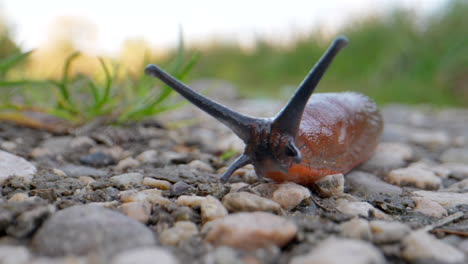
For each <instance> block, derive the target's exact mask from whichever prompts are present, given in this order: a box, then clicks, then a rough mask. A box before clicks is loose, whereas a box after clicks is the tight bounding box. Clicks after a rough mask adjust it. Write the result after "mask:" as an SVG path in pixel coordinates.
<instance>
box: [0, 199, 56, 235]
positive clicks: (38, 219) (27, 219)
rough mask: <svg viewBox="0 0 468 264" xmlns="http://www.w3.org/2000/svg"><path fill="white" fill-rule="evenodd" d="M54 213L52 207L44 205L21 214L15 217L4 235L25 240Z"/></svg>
mask: <svg viewBox="0 0 468 264" xmlns="http://www.w3.org/2000/svg"><path fill="white" fill-rule="evenodd" d="M53 212H55V207H54V206H53V205H44V206H39V207H36V208H33V209H31V210H28V211H24V212H22V213H21V214H20V215H19V216H17V217H16V219H15V221H14V224H13V225H10V226H9V227H8V228H7V230H6V233H7V234H8V235H10V236H12V237H16V238H25V237H27V236H30V235H31V234H32V233H33V232H34V231H35V230H36V229H37V228H38V227H39V226H40V225H41V224H42V222H43V221H44V220H45V219H47V217H48V216H49V215H51V214H52V213H53Z"/></svg>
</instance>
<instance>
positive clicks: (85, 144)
mask: <svg viewBox="0 0 468 264" xmlns="http://www.w3.org/2000/svg"><path fill="white" fill-rule="evenodd" d="M94 146H96V142H95V141H94V140H92V139H91V138H90V137H85V136H81V137H75V138H73V139H72V140H71V141H70V148H72V149H82V148H91V147H94Z"/></svg>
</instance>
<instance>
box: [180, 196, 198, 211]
mask: <svg viewBox="0 0 468 264" xmlns="http://www.w3.org/2000/svg"><path fill="white" fill-rule="evenodd" d="M203 200H205V197H202V196H195V195H181V196H179V197H178V198H177V200H176V204H177V205H179V206H188V207H190V208H197V207H200V206H201V204H202V202H203Z"/></svg>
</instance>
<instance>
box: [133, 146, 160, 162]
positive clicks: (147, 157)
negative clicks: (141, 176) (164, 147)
mask: <svg viewBox="0 0 468 264" xmlns="http://www.w3.org/2000/svg"><path fill="white" fill-rule="evenodd" d="M136 159H137V160H138V161H139V162H141V163H143V164H151V163H157V162H159V159H158V152H157V151H156V150H153V149H151V150H146V151H144V152H142V153H140V155H138V156H137V157H136Z"/></svg>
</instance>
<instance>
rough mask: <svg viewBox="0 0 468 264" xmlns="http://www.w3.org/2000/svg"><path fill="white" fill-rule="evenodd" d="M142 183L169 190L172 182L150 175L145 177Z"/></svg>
mask: <svg viewBox="0 0 468 264" xmlns="http://www.w3.org/2000/svg"><path fill="white" fill-rule="evenodd" d="M142 184H143V185H144V186H147V187H150V188H158V189H160V190H169V189H171V186H172V184H171V183H170V182H168V181H165V180H157V179H154V178H150V177H145V178H143V182H142Z"/></svg>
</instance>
